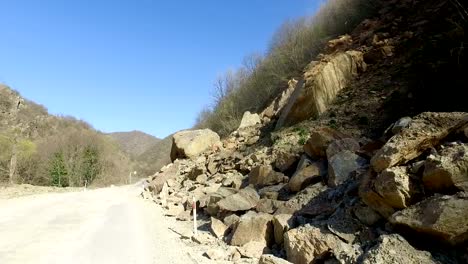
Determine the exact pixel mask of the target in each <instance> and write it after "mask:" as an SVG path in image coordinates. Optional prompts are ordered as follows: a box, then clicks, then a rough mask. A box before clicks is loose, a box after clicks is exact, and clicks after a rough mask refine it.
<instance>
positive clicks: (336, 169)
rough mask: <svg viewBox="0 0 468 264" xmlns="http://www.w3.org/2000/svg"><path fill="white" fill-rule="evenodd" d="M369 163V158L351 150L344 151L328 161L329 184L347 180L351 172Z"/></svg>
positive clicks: (333, 184) (332, 184)
mask: <svg viewBox="0 0 468 264" xmlns="http://www.w3.org/2000/svg"><path fill="white" fill-rule="evenodd" d="M366 165H367V160H366V159H364V158H362V157H360V156H358V155H356V154H354V153H353V152H351V151H349V150H345V151H342V152H340V153H338V154H336V155H335V156H333V157H332V158H331V159H330V160H329V161H328V185H329V186H337V185H339V184H341V183H343V182H345V181H346V180H347V179H348V178H349V177H351V173H352V172H354V171H356V170H357V169H360V168H363V167H365V166H366Z"/></svg>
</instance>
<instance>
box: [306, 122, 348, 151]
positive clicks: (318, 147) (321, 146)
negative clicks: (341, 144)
mask: <svg viewBox="0 0 468 264" xmlns="http://www.w3.org/2000/svg"><path fill="white" fill-rule="evenodd" d="M348 137H349V136H347V135H345V134H343V133H341V132H339V131H336V130H334V129H332V128H329V127H321V128H318V129H316V130H314V131H312V133H311V134H310V138H309V140H307V142H306V144H305V145H304V152H305V153H306V154H307V155H309V156H310V157H312V158H326V157H327V148H328V146H329V145H330V143H332V142H333V141H335V140H339V139H344V138H348Z"/></svg>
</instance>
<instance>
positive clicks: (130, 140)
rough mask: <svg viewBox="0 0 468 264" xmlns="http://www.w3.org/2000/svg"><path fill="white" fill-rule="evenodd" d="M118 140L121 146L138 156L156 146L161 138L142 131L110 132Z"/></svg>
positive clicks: (131, 154)
mask: <svg viewBox="0 0 468 264" xmlns="http://www.w3.org/2000/svg"><path fill="white" fill-rule="evenodd" d="M108 135H109V136H110V137H112V138H113V139H114V140H116V141H117V143H118V144H119V145H120V148H121V149H122V150H123V151H124V152H125V153H127V154H129V155H130V156H132V157H138V156H140V155H142V154H143V153H145V152H146V151H147V150H148V149H150V148H152V147H154V146H155V145H156V144H157V143H158V142H160V141H161V139H159V138H157V137H154V136H152V135H148V134H146V133H144V132H141V131H136V130H135V131H131V132H115V133H109V134H108Z"/></svg>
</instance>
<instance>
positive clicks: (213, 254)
mask: <svg viewBox="0 0 468 264" xmlns="http://www.w3.org/2000/svg"><path fill="white" fill-rule="evenodd" d="M205 255H206V256H207V257H208V258H209V259H211V260H214V261H221V260H224V259H226V252H225V251H223V250H221V249H217V248H212V249H208V250H207V251H206V252H205Z"/></svg>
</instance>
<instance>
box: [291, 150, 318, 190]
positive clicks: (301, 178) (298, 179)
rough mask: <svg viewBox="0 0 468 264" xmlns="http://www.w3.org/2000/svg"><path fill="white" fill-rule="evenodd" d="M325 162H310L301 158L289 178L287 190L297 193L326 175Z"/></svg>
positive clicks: (305, 158)
mask: <svg viewBox="0 0 468 264" xmlns="http://www.w3.org/2000/svg"><path fill="white" fill-rule="evenodd" d="M326 166H327V165H326V164H325V161H323V160H319V161H311V160H309V159H308V158H307V157H305V156H303V157H302V158H301V161H300V162H299V164H298V166H297V170H296V172H295V173H294V175H293V176H292V177H291V179H290V180H289V183H288V187H289V190H290V191H291V192H298V191H300V190H302V189H304V188H305V187H307V186H308V185H310V184H311V183H312V182H313V181H314V180H315V181H317V179H320V178H321V177H324V176H325V175H326V174H327V169H326Z"/></svg>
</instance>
